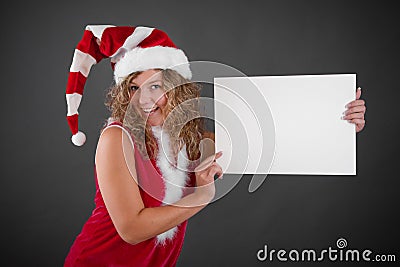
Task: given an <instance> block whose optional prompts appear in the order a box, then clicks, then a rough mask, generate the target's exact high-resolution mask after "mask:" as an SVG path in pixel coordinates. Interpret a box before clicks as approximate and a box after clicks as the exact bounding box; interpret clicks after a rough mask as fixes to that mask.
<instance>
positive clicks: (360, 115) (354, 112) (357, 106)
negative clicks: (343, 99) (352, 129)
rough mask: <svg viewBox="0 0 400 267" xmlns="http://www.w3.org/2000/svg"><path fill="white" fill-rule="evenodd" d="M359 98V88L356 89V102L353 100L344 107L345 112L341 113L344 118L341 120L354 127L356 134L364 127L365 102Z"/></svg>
mask: <svg viewBox="0 0 400 267" xmlns="http://www.w3.org/2000/svg"><path fill="white" fill-rule="evenodd" d="M360 97H361V88H360V87H358V88H357V92H356V100H353V101H351V102H349V103H348V104H347V105H346V108H347V109H346V111H345V112H343V114H344V116H343V117H342V119H343V120H347V121H348V122H350V123H354V124H355V125H356V132H357V133H358V132H360V131H361V130H362V129H364V126H365V118H364V114H365V111H366V107H365V101H364V100H362V99H360Z"/></svg>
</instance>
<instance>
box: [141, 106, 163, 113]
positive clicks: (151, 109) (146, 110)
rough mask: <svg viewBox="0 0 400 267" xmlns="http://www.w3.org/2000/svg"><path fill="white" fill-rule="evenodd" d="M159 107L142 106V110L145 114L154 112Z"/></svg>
mask: <svg viewBox="0 0 400 267" xmlns="http://www.w3.org/2000/svg"><path fill="white" fill-rule="evenodd" d="M158 109H159V107H155V108H142V110H143V112H144V113H146V114H149V115H151V114H153V113H154V112H156V111H157V110H158Z"/></svg>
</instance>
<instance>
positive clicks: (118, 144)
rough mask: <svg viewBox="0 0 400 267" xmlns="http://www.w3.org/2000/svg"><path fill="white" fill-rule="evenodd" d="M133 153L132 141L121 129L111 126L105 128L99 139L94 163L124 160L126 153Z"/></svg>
mask: <svg viewBox="0 0 400 267" xmlns="http://www.w3.org/2000/svg"><path fill="white" fill-rule="evenodd" d="M132 152H133V145H132V141H131V139H130V137H129V135H128V133H127V132H126V130H125V131H124V130H123V129H122V127H118V126H112V127H107V128H105V129H104V130H103V131H102V133H101V135H100V138H99V141H98V143H97V149H96V157H95V160H96V163H97V162H98V161H99V160H101V161H102V162H107V161H110V159H114V160H113V161H112V162H115V161H116V160H118V159H124V158H125V157H127V156H128V153H129V154H131V153H132Z"/></svg>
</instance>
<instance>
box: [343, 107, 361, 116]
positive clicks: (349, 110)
mask: <svg viewBox="0 0 400 267" xmlns="http://www.w3.org/2000/svg"><path fill="white" fill-rule="evenodd" d="M365 110H366V107H365V106H355V107H352V108H349V109H347V110H346V111H345V112H344V115H349V114H351V113H356V112H362V113H365Z"/></svg>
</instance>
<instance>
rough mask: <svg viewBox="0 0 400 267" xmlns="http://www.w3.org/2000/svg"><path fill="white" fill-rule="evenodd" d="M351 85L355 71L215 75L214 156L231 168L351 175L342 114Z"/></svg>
mask: <svg viewBox="0 0 400 267" xmlns="http://www.w3.org/2000/svg"><path fill="white" fill-rule="evenodd" d="M250 83H253V84H254V86H250V85H249V84H250ZM355 89H356V75H355V74H326V75H292V76H257V77H254V76H253V77H220V78H215V79H214V100H215V107H214V108H215V121H216V125H215V141H216V144H215V146H216V151H220V150H222V151H224V155H225V156H223V157H222V158H220V159H219V160H218V162H219V163H220V164H221V166H222V168H223V170H224V172H225V173H234V174H237V173H239V172H240V173H244V174H246V173H250V174H267V173H270V174H301V175H308V174H311V175H355V174H356V134H355V126H354V124H351V123H349V122H347V121H345V120H342V119H341V116H343V114H342V113H343V112H344V111H345V110H346V108H345V105H346V104H347V103H348V102H350V101H352V100H354V99H355ZM257 90H259V92H257ZM260 96H261V97H260ZM262 97H264V99H262V100H261V98H262ZM260 103H261V104H260ZM260 106H261V107H260ZM227 107H230V108H227ZM228 110H231V113H230V112H228ZM232 114H234V115H232ZM271 120H273V121H271ZM268 121H269V122H268ZM273 126H274V128H273ZM257 127H258V129H257ZM243 129H244V130H243ZM259 129H261V134H259V133H258V131H259ZM274 131H275V132H274ZM253 134H254V136H253ZM245 139H247V140H245ZM232 140H233V141H232ZM234 140H240V141H239V142H237V141H236V143H235V141H234ZM271 142H273V143H274V144H273V145H274V146H275V147H273V145H271ZM260 151H263V152H264V154H265V155H263V156H255V155H258V154H260ZM244 161H246V163H244ZM257 161H258V162H257Z"/></svg>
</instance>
